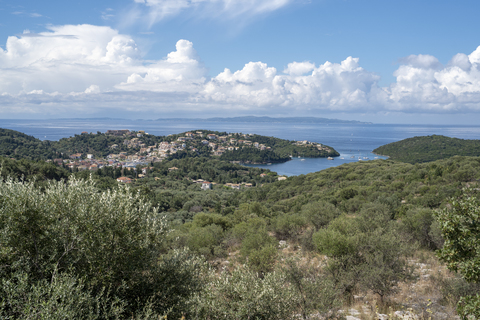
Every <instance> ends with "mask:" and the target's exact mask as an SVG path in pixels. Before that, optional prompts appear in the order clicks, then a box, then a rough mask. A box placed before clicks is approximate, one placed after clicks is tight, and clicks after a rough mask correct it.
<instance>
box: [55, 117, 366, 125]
mask: <svg viewBox="0 0 480 320" xmlns="http://www.w3.org/2000/svg"><path fill="white" fill-rule="evenodd" d="M52 120H131V119H122V118H108V117H102V118H62V119H52ZM138 120H142V121H168V120H172V121H184V122H203V121H205V122H270V123H271V122H277V123H321V124H342V123H345V124H347V123H348V124H372V122H362V121H355V120H340V119H328V118H317V117H278V118H276V117H255V116H246V117H225V118H222V117H214V118H206V119H203V118H158V119H153V120H150V119H134V120H133V121H138Z"/></svg>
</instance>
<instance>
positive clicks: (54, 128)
mask: <svg viewBox="0 0 480 320" xmlns="http://www.w3.org/2000/svg"><path fill="white" fill-rule="evenodd" d="M0 128H6V129H13V130H17V131H20V132H23V133H26V134H28V135H31V136H34V137H36V138H39V139H42V140H59V139H61V138H64V137H70V136H73V135H75V134H80V133H81V132H82V131H87V132H97V131H100V132H105V131H107V130H110V129H129V130H145V132H148V133H150V134H154V135H169V134H175V133H180V132H185V131H190V130H216V131H226V132H242V133H256V134H261V135H266V136H274V137H278V138H282V139H288V140H309V141H312V142H319V143H322V144H326V145H329V146H331V147H333V148H335V149H336V150H337V151H338V152H339V153H340V157H337V158H335V160H327V159H323V158H322V159H308V158H307V159H303V160H302V159H298V158H295V159H293V160H292V161H288V162H286V163H282V164H272V165H269V166H267V165H265V166H260V167H264V168H267V169H270V170H272V171H276V172H278V174H283V175H287V176H291V175H300V174H307V173H310V172H315V171H320V170H323V169H326V168H329V167H332V166H338V165H341V164H343V163H348V162H352V161H359V160H358V158H362V159H363V158H369V160H373V159H374V157H375V155H373V154H372V153H371V151H372V150H373V149H375V148H377V147H379V146H382V145H384V144H387V143H390V142H395V141H399V140H402V139H406V138H410V137H414V136H425V135H433V134H437V135H445V136H448V137H455V138H461V139H480V126H449V125H391V124H388V125H387V124H368V125H367V124H353V123H352V124H328V125H327V124H312V123H281V122H275V123H271V122H262V123H258V122H235V123H232V122H222V121H198V120H195V121H192V120H156V121H150V120H112V119H107V120H98V119H93V120H91V119H88V120H2V119H0ZM352 157H353V158H352ZM341 158H343V159H341ZM379 158H384V157H379Z"/></svg>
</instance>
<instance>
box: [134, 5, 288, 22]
mask: <svg viewBox="0 0 480 320" xmlns="http://www.w3.org/2000/svg"><path fill="white" fill-rule="evenodd" d="M133 2H135V3H137V4H139V5H141V6H145V7H146V8H148V17H149V24H150V25H153V24H155V23H157V22H159V21H161V20H163V19H165V18H167V17H170V16H175V15H178V14H180V13H181V12H183V11H186V10H194V11H195V13H196V16H197V17H198V16H203V17H208V18H211V17H216V18H221V19H225V18H227V17H228V18H234V17H242V16H243V17H248V16H254V15H258V14H263V13H268V12H271V11H275V10H278V9H280V8H282V7H284V6H286V5H287V4H289V3H291V2H292V0H133ZM132 15H135V16H138V12H137V11H135V10H134V11H132Z"/></svg>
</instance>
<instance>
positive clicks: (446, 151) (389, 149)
mask: <svg viewBox="0 0 480 320" xmlns="http://www.w3.org/2000/svg"><path fill="white" fill-rule="evenodd" d="M373 152H374V153H376V154H379V155H384V156H388V157H390V159H392V160H398V161H402V162H408V163H420V162H429V161H435V160H440V159H446V158H449V157H453V156H471V157H478V156H480V140H464V139H458V138H450V137H445V136H439V135H432V136H421V137H413V138H408V139H404V140H401V141H398V142H392V143H389V144H386V145H384V146H381V147H378V148H376V149H375V150H373Z"/></svg>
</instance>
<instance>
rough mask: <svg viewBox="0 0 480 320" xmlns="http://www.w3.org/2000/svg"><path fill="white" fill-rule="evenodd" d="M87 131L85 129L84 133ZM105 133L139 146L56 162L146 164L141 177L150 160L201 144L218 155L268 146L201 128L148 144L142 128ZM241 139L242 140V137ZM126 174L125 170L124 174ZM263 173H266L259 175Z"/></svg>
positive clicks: (81, 166)
mask: <svg viewBox="0 0 480 320" xmlns="http://www.w3.org/2000/svg"><path fill="white" fill-rule="evenodd" d="M85 133H86V132H85ZM82 134H83V133H82ZM106 134H109V135H114V136H123V137H125V138H126V139H125V140H124V141H123V145H124V146H125V147H127V148H136V149H140V150H139V151H138V152H136V153H134V154H131V152H130V154H129V152H118V153H114V151H115V150H116V149H118V148H119V146H118V145H117V144H113V145H111V146H109V149H110V150H111V151H112V153H110V154H109V155H108V156H107V157H106V158H105V159H95V156H94V155H93V154H87V155H84V154H81V153H76V154H72V155H70V156H69V158H70V159H55V160H54V162H56V163H57V164H59V165H64V166H66V167H68V168H70V169H71V170H73V169H78V170H97V169H100V168H102V167H104V166H111V167H115V168H116V167H122V168H123V170H133V171H135V172H136V168H137V166H139V165H140V166H145V168H144V169H142V171H143V172H142V173H141V174H140V173H136V174H135V175H136V176H137V177H139V178H142V177H144V176H145V175H146V170H147V166H148V164H149V163H152V162H159V161H162V160H163V159H165V158H167V157H168V156H169V155H171V154H174V153H176V152H178V151H182V150H188V151H191V152H197V151H198V148H199V147H200V146H202V145H203V146H208V148H209V149H210V150H211V153H212V155H214V156H221V155H222V154H223V153H224V152H226V151H232V150H238V149H239V148H242V147H245V146H246V147H255V148H258V149H259V150H269V149H271V148H270V147H268V146H265V145H264V144H260V143H258V142H253V141H250V140H247V139H248V138H249V137H251V135H249V134H229V135H224V136H219V135H216V134H204V133H203V132H201V131H196V132H186V133H185V134H184V135H183V136H180V137H178V138H177V139H176V140H175V141H170V142H169V141H163V142H160V143H158V144H155V145H151V146H147V145H146V144H145V143H143V142H142V139H141V137H142V136H143V135H145V132H144V131H138V132H130V131H129V130H108V131H107V132H106ZM242 138H243V139H242ZM176 169H178V168H175V167H172V168H169V169H168V170H169V171H172V170H176ZM124 174H125V173H124ZM262 175H263V176H265V174H262ZM117 181H118V182H120V183H132V182H133V179H131V178H128V177H120V178H118V179H117ZM193 182H194V183H199V184H201V189H203V190H208V189H212V186H213V184H215V183H212V182H208V181H204V180H202V179H199V180H196V181H193ZM225 186H227V187H230V188H233V189H240V188H241V187H245V188H249V187H252V184H250V183H243V184H234V183H227V184H225Z"/></svg>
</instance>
